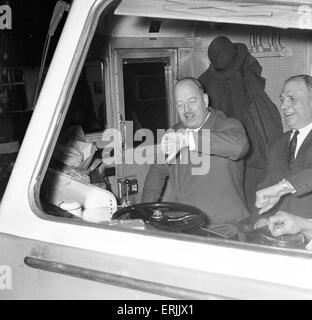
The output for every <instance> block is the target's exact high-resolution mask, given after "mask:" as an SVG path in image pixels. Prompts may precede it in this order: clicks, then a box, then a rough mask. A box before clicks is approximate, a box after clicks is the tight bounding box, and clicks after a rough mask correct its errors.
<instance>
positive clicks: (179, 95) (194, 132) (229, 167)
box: [142, 78, 249, 224]
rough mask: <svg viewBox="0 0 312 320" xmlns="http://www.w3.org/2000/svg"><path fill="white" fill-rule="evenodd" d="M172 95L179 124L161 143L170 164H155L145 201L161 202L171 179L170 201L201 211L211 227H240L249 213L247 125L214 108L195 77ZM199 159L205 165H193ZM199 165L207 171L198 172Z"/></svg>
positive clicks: (147, 184) (167, 162) (148, 175)
mask: <svg viewBox="0 0 312 320" xmlns="http://www.w3.org/2000/svg"><path fill="white" fill-rule="evenodd" d="M173 95H174V103H175V106H176V108H177V112H178V115H179V118H180V121H179V122H178V123H177V124H175V125H174V126H173V128H172V131H171V132H169V133H166V135H165V136H164V137H163V139H162V143H161V145H162V150H163V153H165V154H166V156H167V161H166V163H165V164H157V163H156V164H153V165H151V167H150V169H149V172H148V174H147V177H146V180H145V184H144V188H143V195H142V202H154V201H158V200H159V198H160V195H161V192H162V189H163V186H164V183H165V180H166V178H167V177H168V176H169V183H170V184H171V189H172V194H171V198H170V199H168V200H169V201H174V202H179V203H185V204H190V205H193V206H195V207H198V208H200V209H201V210H202V211H203V212H205V213H206V215H207V217H208V221H209V223H210V224H223V223H230V224H236V223H237V222H238V221H239V220H241V219H243V218H245V217H247V216H248V215H249V213H248V211H247V209H246V204H245V199H244V194H243V169H244V167H243V161H242V160H241V159H242V157H243V156H244V155H245V154H246V152H247V151H248V140H247V137H246V134H245V131H244V129H243V126H242V125H241V123H240V122H239V121H238V120H236V119H233V118H228V117H226V116H225V115H224V113H223V112H222V111H217V110H213V109H211V108H210V107H209V99H208V96H207V94H205V93H204V90H203V88H202V86H201V84H200V82H199V81H198V80H196V79H193V78H183V79H181V80H180V81H178V82H177V83H176V85H175V87H174V92H173ZM196 156H198V159H201V161H202V163H200V164H198V163H197V164H195V163H194V162H193V161H192V159H194V157H195V158H196ZM208 163H209V164H210V165H207V164H208ZM199 167H201V168H202V169H203V170H197V171H196V170H194V169H199ZM207 168H208V170H205V169H207Z"/></svg>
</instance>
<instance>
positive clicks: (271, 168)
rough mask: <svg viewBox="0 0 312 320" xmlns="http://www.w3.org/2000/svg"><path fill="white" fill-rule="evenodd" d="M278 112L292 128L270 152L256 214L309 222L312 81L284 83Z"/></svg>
mask: <svg viewBox="0 0 312 320" xmlns="http://www.w3.org/2000/svg"><path fill="white" fill-rule="evenodd" d="M280 98H281V111H282V114H283V116H284V118H285V121H286V123H287V125H288V126H289V127H290V128H291V130H289V131H288V132H285V133H284V134H283V135H282V136H281V137H280V138H279V139H277V140H276V141H275V143H273V144H272V145H271V147H270V148H269V153H268V166H267V169H266V178H265V180H264V182H263V183H262V184H261V185H260V186H259V191H257V194H256V207H257V208H259V209H260V210H259V213H260V214H261V213H265V212H268V213H270V214H272V213H275V212H277V211H279V210H282V211H286V212H291V213H293V214H295V215H298V216H301V217H305V218H312V210H311V208H312V77H311V76H308V75H296V76H293V77H291V78H289V79H288V80H286V82H285V84H284V87H283V89H282V92H281V95H280Z"/></svg>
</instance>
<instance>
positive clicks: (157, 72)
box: [123, 59, 169, 143]
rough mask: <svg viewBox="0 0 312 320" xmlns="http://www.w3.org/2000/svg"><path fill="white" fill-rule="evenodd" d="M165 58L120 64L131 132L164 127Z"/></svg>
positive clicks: (129, 61)
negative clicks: (121, 65) (131, 126)
mask: <svg viewBox="0 0 312 320" xmlns="http://www.w3.org/2000/svg"><path fill="white" fill-rule="evenodd" d="M167 65H168V63H167V62H166V61H159V60H158V61H157V60H156V61H151V60H149V61H146V60H144V59H142V61H138V59H133V60H131V59H129V60H125V61H124V63H123V75H124V99H125V119H126V120H127V121H133V128H134V132H135V131H136V130H138V129H141V128H143V129H144V128H146V129H150V130H152V131H153V134H154V137H155V143H156V138H157V129H167V128H168V123H169V121H168V101H167V89H166V77H165V68H166V66H167Z"/></svg>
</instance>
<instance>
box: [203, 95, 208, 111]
mask: <svg viewBox="0 0 312 320" xmlns="http://www.w3.org/2000/svg"><path fill="white" fill-rule="evenodd" d="M204 101H205V107H206V108H208V106H209V98H208V94H207V93H204Z"/></svg>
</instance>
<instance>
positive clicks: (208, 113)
mask: <svg viewBox="0 0 312 320" xmlns="http://www.w3.org/2000/svg"><path fill="white" fill-rule="evenodd" d="M210 114H211V110H210V108H209V107H208V112H207V115H206V118H205V120H204V121H203V123H202V124H201V125H200V126H199V127H198V128H194V129H192V128H187V130H188V131H193V132H198V131H199V130H200V129H201V128H202V127H203V125H204V124H205V123H206V121H207V120H208V118H209V116H210Z"/></svg>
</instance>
